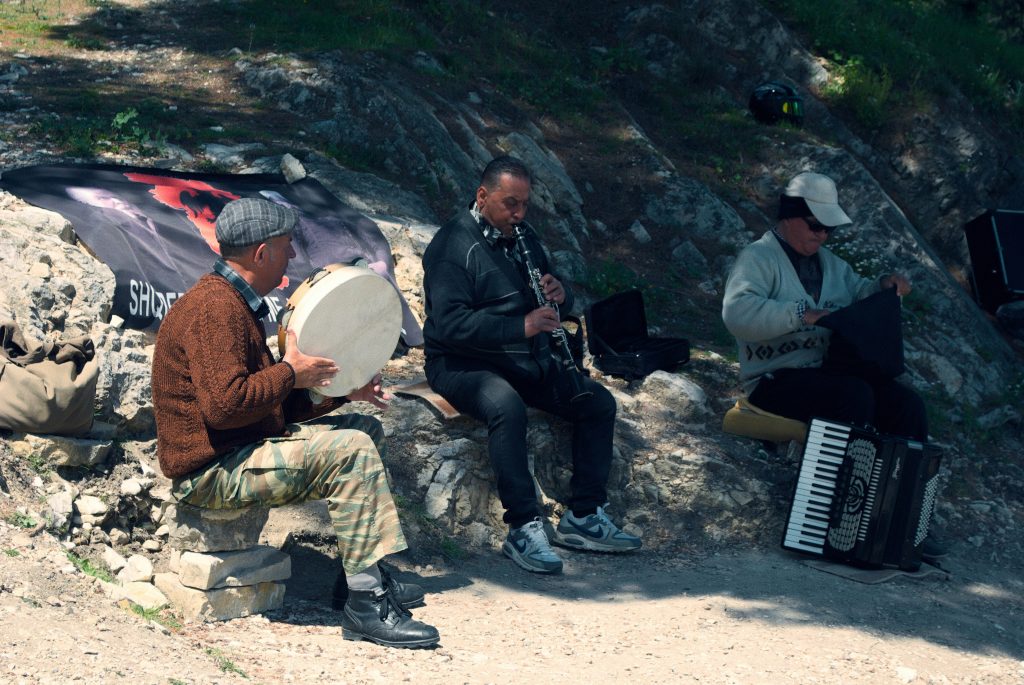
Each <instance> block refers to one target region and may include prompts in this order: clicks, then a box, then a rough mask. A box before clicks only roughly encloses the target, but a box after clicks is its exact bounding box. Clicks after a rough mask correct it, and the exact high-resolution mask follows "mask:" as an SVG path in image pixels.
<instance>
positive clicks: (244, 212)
mask: <svg viewBox="0 0 1024 685" xmlns="http://www.w3.org/2000/svg"><path fill="white" fill-rule="evenodd" d="M298 220H299V215H298V213H297V212H296V211H295V210H294V209H292V208H291V207H285V206H283V205H277V204H274V203H273V202H270V201H269V200H263V199H260V198H256V197H243V198H242V199H241V200H234V201H233V202H229V203H227V204H226V205H224V209H222V210H221V212H220V216H218V217H217V242H218V243H220V244H221V245H226V246H228V247H246V246H248V245H257V244H259V243H265V242H267V241H268V240H270V239H271V238H273V237H275V236H279V235H284V234H286V233H291V232H292V229H294V228H295V224H296V223H297V222H298Z"/></svg>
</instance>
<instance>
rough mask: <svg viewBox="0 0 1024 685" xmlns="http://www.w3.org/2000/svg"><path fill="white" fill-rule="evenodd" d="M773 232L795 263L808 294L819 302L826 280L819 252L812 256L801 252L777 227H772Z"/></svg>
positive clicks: (794, 267) (798, 276) (791, 260)
mask: <svg viewBox="0 0 1024 685" xmlns="http://www.w3.org/2000/svg"><path fill="white" fill-rule="evenodd" d="M772 234H773V235H774V236H775V238H776V239H777V240H778V241H779V244H780V245H781V246H782V251H783V252H785V253H786V256H787V257H789V261H790V262H791V263H792V264H793V269H795V270H796V275H797V278H799V279H800V284H801V285H802V286H803V287H804V290H806V291H807V294H808V295H810V296H811V299H813V300H814V301H815V302H817V301H818V297H819V296H820V295H821V284H822V281H823V280H824V276H823V274H822V273H821V257H819V256H818V253H817V252H815V253H814V254H812V255H810V256H806V255H802V254H800V253H799V252H797V251H796V250H794V249H793V247H792V246H791V245H790V244H789V243H787V242H786V239H785V238H783V237H782V235H781V234H780V233H779V231H778V229H777V228H775V227H773V228H772Z"/></svg>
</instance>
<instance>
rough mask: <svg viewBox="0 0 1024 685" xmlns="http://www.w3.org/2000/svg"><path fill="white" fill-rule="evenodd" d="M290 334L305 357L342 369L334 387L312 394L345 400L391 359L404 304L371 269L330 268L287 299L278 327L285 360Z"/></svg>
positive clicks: (338, 266)
mask: <svg viewBox="0 0 1024 685" xmlns="http://www.w3.org/2000/svg"><path fill="white" fill-rule="evenodd" d="M289 329H291V330H293V331H295V341H296V344H297V345H298V347H299V350H300V351H302V353H303V354H308V355H310V356H314V357H329V358H330V359H333V360H334V363H335V364H337V365H338V369H339V370H338V374H337V375H336V376H335V377H334V378H333V379H331V383H330V385H328V386H326V387H321V388H313V390H315V391H316V392H318V393H320V394H321V395H326V396H328V397H343V396H345V395H348V394H349V393H350V392H352V391H353V390H358V389H359V388H361V387H363V386H364V385H366V384H367V383H369V382H370V380H371V379H372V378H373V377H374V375H375V374H376V373H377V372H378V371H380V370H381V369H382V368H383V367H384V364H386V363H387V361H388V360H389V359H391V355H392V354H393V353H394V351H395V348H396V347H397V345H398V337H399V335H401V333H402V304H401V301H400V299H399V297H398V293H397V292H396V291H395V288H394V286H392V285H391V283H390V282H388V280H387V279H385V278H384V277H383V276H379V275H378V274H377V273H376V272H374V271H372V270H371V269H368V268H365V267H361V266H346V265H344V264H331V265H329V266H325V267H324V268H322V269H317V270H316V271H314V272H313V273H312V274H310V275H309V277H308V278H306V280H305V281H303V282H302V284H300V285H299V287H298V288H296V289H295V292H293V293H292V295H291V297H289V298H288V304H287V305H286V307H285V311H284V313H283V314H282V316H281V318H280V322H279V324H278V327H277V347H278V351H279V352H280V354H281V356H282V357H283V356H284V353H285V347H286V345H287V340H288V337H287V331H288V330H289Z"/></svg>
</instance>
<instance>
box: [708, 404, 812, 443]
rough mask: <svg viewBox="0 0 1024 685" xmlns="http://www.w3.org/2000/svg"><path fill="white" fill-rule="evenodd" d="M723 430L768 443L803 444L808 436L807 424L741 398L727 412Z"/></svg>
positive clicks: (723, 419)
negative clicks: (766, 409) (768, 410)
mask: <svg viewBox="0 0 1024 685" xmlns="http://www.w3.org/2000/svg"><path fill="white" fill-rule="evenodd" d="M722 430H723V431H725V432H726V433H732V434H733V435H741V436H743V437H745V438H754V439H756V440H767V441H768V442H791V441H792V442H799V443H803V441H804V438H805V437H806V435H807V424H806V423H804V422H803V421H797V420H796V419H788V418H786V417H785V416H779V415H778V414H772V413H771V412H767V411H765V410H764V409H761V408H760V407H756V406H754V405H753V404H751V403H750V401H749V400H748V399H747V398H745V397H741V398H740V399H738V400H736V405H735V406H733V407H732V409H730V410H729V411H727V412H725V416H724V417H723V418H722Z"/></svg>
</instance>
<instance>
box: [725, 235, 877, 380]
mask: <svg viewBox="0 0 1024 685" xmlns="http://www.w3.org/2000/svg"><path fill="white" fill-rule="evenodd" d="M818 254H819V255H820V258H821V270H822V284H821V297H820V298H819V300H818V301H817V302H815V301H814V300H813V299H812V298H811V296H810V295H808V294H807V291H806V290H804V287H803V285H802V284H801V283H800V279H799V278H798V277H797V273H796V270H795V269H794V268H793V263H792V262H791V261H790V260H789V257H788V256H787V255H786V253H785V251H784V250H783V249H782V245H780V244H779V239H778V238H776V237H775V235H774V234H773V233H772V232H771V231H767V232H766V233H765V234H764V235H763V236H761V238H760V239H759V240H756V241H755V242H753V243H751V244H750V245H747V246H746V247H745V248H743V250H742V251H741V252H740V254H739V256H738V257H737V258H736V263H735V264H734V265H733V268H732V271H731V272H730V273H729V279H728V280H727V281H726V284H725V297H724V299H723V301H722V320H723V321H724V322H725V326H726V328H728V329H729V332H730V333H732V334H733V335H734V336H736V343H737V345H738V347H739V359H740V382H741V383H742V385H743V390H744V391H745V392H747V393H748V394H749V393H750V392H751V391H752V390H753V389H754V387H755V386H756V385H757V381H758V380H760V379H761V377H762V376H764V375H765V374H770V373H771V372H772V371H775V370H777V369H782V368H800V367H813V366H821V362H822V360H823V359H824V357H825V350H826V348H827V347H828V340H829V336H830V335H831V331H829V330H828V329H826V328H819V327H818V326H808V325H806V324H804V323H802V322H801V321H800V318H799V314H798V312H799V303H801V302H803V303H804V305H805V306H806V307H807V309H831V310H836V309H839V308H841V307H845V306H847V305H849V304H852V303H853V302H856V301H857V300H860V299H862V298H864V297H867V296H868V295H871V294H872V293H875V292H878V291H879V290H880V289H881V286H880V284H879V282H878V281H877V280H874V281H873V280H870V279H867V278H863V277H862V276H859V275H857V274H856V273H855V272H854V270H853V268H852V267H850V265H849V264H847V263H846V262H845V261H843V260H842V259H840V258H839V257H837V256H836V255H834V254H833V253H832V252H831V251H830V250H828V249H827V248H825V247H822V248H821V249H820V250H819V251H818Z"/></svg>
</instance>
